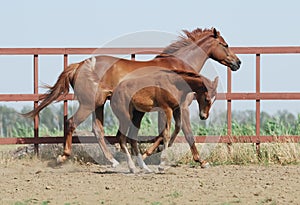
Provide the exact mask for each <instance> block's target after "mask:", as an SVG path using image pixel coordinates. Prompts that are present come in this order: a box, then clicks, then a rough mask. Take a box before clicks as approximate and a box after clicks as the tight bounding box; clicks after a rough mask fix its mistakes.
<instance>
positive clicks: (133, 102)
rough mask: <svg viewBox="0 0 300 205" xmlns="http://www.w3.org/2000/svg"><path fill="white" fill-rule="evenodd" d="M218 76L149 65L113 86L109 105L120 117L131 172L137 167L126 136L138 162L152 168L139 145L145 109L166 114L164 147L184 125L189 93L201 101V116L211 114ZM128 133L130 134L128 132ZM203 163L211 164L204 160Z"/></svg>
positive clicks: (120, 126) (163, 134) (144, 167)
mask: <svg viewBox="0 0 300 205" xmlns="http://www.w3.org/2000/svg"><path fill="white" fill-rule="evenodd" d="M217 85H218V77H216V78H215V80H214V81H213V82H212V81H210V80H209V79H207V78H205V77H204V76H201V75H199V74H197V73H195V72H192V71H185V70H169V69H163V68H160V67H147V68H143V69H140V70H138V71H137V72H132V73H130V74H129V75H128V76H126V77H125V79H123V80H122V82H120V84H119V85H118V86H117V87H116V88H115V89H114V90H113V92H112V96H111V100H110V105H111V108H112V111H113V112H114V114H115V115H116V116H117V118H118V120H119V130H118V133H117V135H116V137H117V139H118V140H119V143H120V146H121V149H122V151H124V152H125V154H126V156H127V163H128V167H129V170H130V172H132V173H135V172H136V168H135V165H134V162H133V160H132V158H131V156H130V153H129V151H128V149H127V147H126V141H127V140H126V138H127V137H129V138H130V142H131V144H132V150H133V154H134V155H136V156H137V159H138V160H137V161H138V165H139V166H140V168H142V169H145V170H146V171H151V170H150V169H149V168H148V167H147V166H146V164H145V163H144V161H143V158H142V155H141V154H140V153H139V150H138V146H137V134H138V130H139V128H140V124H141V120H142V118H143V116H144V114H145V113H146V112H153V111H162V112H164V113H165V115H166V121H167V123H166V124H165V127H164V129H163V131H162V137H163V142H164V151H166V150H167V148H168V147H169V146H170V145H171V144H172V143H173V141H174V140H175V137H176V135H177V133H178V132H179V130H180V126H181V115H180V114H181V110H180V108H181V105H182V104H183V103H184V101H185V99H186V96H187V95H188V94H189V93H191V92H195V98H196V100H197V102H198V107H199V117H200V119H202V120H204V119H207V118H208V116H209V110H210V108H211V106H212V104H213V102H214V99H215V96H216V93H217V91H216V90H217ZM172 115H173V118H174V120H175V130H176V131H175V132H177V133H176V134H172V137H170V127H171V119H172ZM127 133H128V134H127ZM202 164H203V166H208V163H206V162H205V161H204V160H203V161H202ZM164 165H165V157H163V154H162V155H161V163H160V165H159V170H160V171H162V170H164Z"/></svg>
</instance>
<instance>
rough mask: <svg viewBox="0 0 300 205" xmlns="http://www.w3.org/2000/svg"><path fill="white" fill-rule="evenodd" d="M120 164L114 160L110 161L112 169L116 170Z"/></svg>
mask: <svg viewBox="0 0 300 205" xmlns="http://www.w3.org/2000/svg"><path fill="white" fill-rule="evenodd" d="M119 164H120V163H119V162H118V161H117V160H115V159H113V160H112V165H111V166H112V168H116V167H117V166H118V165H119Z"/></svg>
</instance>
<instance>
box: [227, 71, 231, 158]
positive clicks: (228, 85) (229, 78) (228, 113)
mask: <svg viewBox="0 0 300 205" xmlns="http://www.w3.org/2000/svg"><path fill="white" fill-rule="evenodd" d="M227 93H228V94H231V70H230V68H229V67H228V68H227ZM227 136H228V139H229V142H228V143H227V148H228V152H229V153H231V145H232V142H231V137H232V112H231V99H228V100H227Z"/></svg>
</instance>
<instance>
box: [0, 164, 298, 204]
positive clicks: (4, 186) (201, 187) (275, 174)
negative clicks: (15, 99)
mask: <svg viewBox="0 0 300 205" xmlns="http://www.w3.org/2000/svg"><path fill="white" fill-rule="evenodd" d="M51 165H52V162H51V161H41V160H39V159H22V160H12V161H6V160H5V161H2V162H1V163H0V186H1V189H0V197H1V199H0V203H1V204H115V205H119V204H130V205H131V204H139V205H141V204H147V205H163V204H172V205H173V204H180V205H181V204H300V166H299V165H289V166H275V165H272V166H258V165H250V166H236V165H234V166H232V165H230V166H229V165H227V166H213V167H210V168H208V169H201V168H200V167H190V166H188V165H180V166H177V167H171V168H169V169H168V170H167V171H166V172H165V173H151V174H146V173H139V174H130V173H128V171H127V166H126V164H121V166H120V167H119V168H117V169H113V168H110V167H109V166H108V165H97V164H93V163H88V164H84V165H82V164H80V163H78V162H77V163H75V162H67V163H66V164H64V165H63V166H60V167H52V166H51ZM150 167H151V168H152V169H156V165H150Z"/></svg>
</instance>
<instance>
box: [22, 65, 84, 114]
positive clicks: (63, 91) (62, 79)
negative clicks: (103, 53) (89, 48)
mask: <svg viewBox="0 0 300 205" xmlns="http://www.w3.org/2000/svg"><path fill="white" fill-rule="evenodd" d="M81 64H82V62H81V63H74V64H71V65H69V66H68V67H67V68H66V69H65V70H64V71H63V72H62V73H61V74H60V75H59V77H58V79H57V81H56V83H55V84H54V86H46V87H47V88H48V89H49V90H48V91H47V92H46V93H45V94H44V95H42V96H41V97H40V100H42V101H41V103H40V104H39V106H38V107H36V108H35V109H34V110H32V111H30V112H28V113H24V114H22V115H23V116H24V117H34V116H36V115H37V114H39V112H40V111H41V110H42V109H44V108H45V107H47V106H48V105H49V104H51V103H52V102H53V101H56V100H57V99H58V98H59V97H61V96H62V97H65V96H66V95H67V94H68V92H69V84H70V83H73V82H74V80H75V79H74V78H75V73H76V71H77V69H78V67H79V66H80V65H81Z"/></svg>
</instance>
